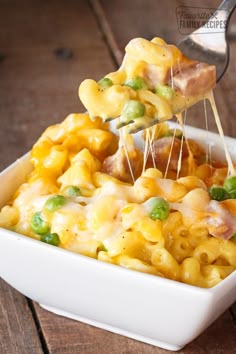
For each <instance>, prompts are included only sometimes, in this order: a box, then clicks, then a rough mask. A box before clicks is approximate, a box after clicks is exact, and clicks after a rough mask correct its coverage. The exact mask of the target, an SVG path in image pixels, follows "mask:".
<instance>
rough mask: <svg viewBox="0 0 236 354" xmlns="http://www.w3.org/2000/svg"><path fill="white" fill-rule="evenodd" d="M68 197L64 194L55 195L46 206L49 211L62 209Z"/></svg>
mask: <svg viewBox="0 0 236 354" xmlns="http://www.w3.org/2000/svg"><path fill="white" fill-rule="evenodd" d="M66 202H67V199H66V198H65V197H64V196H63V195H53V196H52V197H50V198H48V200H47V201H46V203H45V205H44V207H45V209H46V210H48V211H56V210H57V209H60V208H61V207H62V206H63V205H64V204H66Z"/></svg>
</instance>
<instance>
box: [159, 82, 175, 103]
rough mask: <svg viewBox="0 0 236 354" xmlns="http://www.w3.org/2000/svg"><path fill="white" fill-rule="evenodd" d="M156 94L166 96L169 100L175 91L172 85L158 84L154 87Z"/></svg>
mask: <svg viewBox="0 0 236 354" xmlns="http://www.w3.org/2000/svg"><path fill="white" fill-rule="evenodd" d="M155 92H156V94H157V95H159V96H161V97H164V98H166V99H167V100H171V99H172V98H173V97H174V94H175V91H174V89H172V87H170V86H167V85H158V86H157V87H156V91H155Z"/></svg>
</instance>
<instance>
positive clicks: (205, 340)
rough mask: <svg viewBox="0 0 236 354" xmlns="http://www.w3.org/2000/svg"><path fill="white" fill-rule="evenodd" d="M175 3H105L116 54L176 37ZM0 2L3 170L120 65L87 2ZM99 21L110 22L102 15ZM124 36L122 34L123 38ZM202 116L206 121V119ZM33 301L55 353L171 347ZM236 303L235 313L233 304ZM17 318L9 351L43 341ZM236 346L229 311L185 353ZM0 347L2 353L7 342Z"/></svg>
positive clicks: (78, 106)
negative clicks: (137, 40) (90, 85)
mask: <svg viewBox="0 0 236 354" xmlns="http://www.w3.org/2000/svg"><path fill="white" fill-rule="evenodd" d="M157 3H158V5H157ZM173 3H174V1H172V0H171V1H170V0H166V1H158V2H157V1H156V0H152V1H151V0H148V1H141V0H135V1H129V2H127V1H126V2H125V1H124V0H121V1H118V0H113V1H112V2H111V1H105V0H104V1H102V5H103V7H102V10H103V11H104V12H105V13H106V14H107V13H108V12H107V9H108V7H109V8H110V10H109V16H107V19H106V22H105V28H107V30H108V31H109V28H111V29H112V32H110V33H109V36H110V38H111V39H112V40H113V41H116V43H118V44H114V43H113V47H112V46H111V49H112V50H113V52H114V50H115V45H116V46H117V48H118V49H119V48H120V49H119V53H120V54H119V53H118V54H115V53H114V55H115V56H116V57H117V55H121V54H122V53H123V48H124V46H125V44H126V43H127V42H128V40H129V39H131V38H133V37H136V36H138V35H139V36H141V35H142V36H144V37H145V36H147V38H151V37H153V36H154V35H156V32H157V30H156V29H157V28H161V31H162V32H160V33H159V35H161V36H163V37H164V38H166V40H167V41H173V40H172V38H176V40H177V39H178V37H179V33H178V32H177V30H176V19H175V15H174V12H172V11H171V10H170V6H171V7H172V6H173V5H172V4H173ZM178 3H180V2H178ZM204 3H205V4H206V2H204ZM122 6H123V7H122ZM156 6H158V15H156V13H155V9H156ZM0 7H1V11H0V19H1V20H0V45H1V47H0V52H1V53H2V54H1V53H0V77H1V80H0V117H1V118H0V119H1V123H2V126H1V129H0V169H1V168H3V167H5V166H6V165H7V164H8V163H10V162H11V161H13V160H15V159H16V158H17V157H19V156H20V155H21V154H22V153H23V152H25V151H27V150H28V149H29V148H30V147H31V145H32V144H33V142H34V141H35V140H36V139H37V137H38V136H39V135H40V133H41V132H42V131H43V130H44V128H45V127H46V126H48V125H49V124H53V123H56V122H58V121H61V120H62V119H63V118H64V116H65V115H67V114H68V113H70V112H72V111H79V110H81V109H83V108H82V106H81V104H80V103H79V101H78V98H77V87H78V84H79V82H80V81H81V80H82V79H84V78H85V77H94V78H99V77H101V76H103V75H104V74H105V73H106V72H108V71H110V70H113V69H114V64H113V61H112V59H111V57H110V55H109V51H108V50H107V47H106V45H105V44H104V42H103V38H102V34H101V32H100V31H99V29H98V26H97V25H96V22H95V18H94V17H93V16H92V14H91V11H90V9H89V6H88V4H87V2H86V1H85V0H84V1H76V0H70V1H67V2H66V6H65V2H64V1H62V0H60V1H56V0H52V1H50V2H40V1H34V2H31V1H29V0H28V1H27V0H22V1H21V2H17V1H16V0H14V1H13V0H12V1H3V0H0ZM100 10H101V8H100ZM143 13H145V17H144V16H143ZM163 13H164V14H165V16H163ZM97 14H98V15H97V16H98V17H99V16H101V14H102V13H101V12H100V15H99V11H98V12H97ZM133 14H135V21H132V20H131V19H132V18H134V15H133ZM102 16H103V15H102ZM167 18H168V19H169V18H170V19H171V20H170V22H168V26H166V23H167V22H166V20H167ZM136 19H138V20H136ZM100 21H103V22H104V18H103V19H100ZM121 24H122V25H121ZM160 24H162V25H160ZM108 25H109V26H108ZM114 25H115V26H116V31H114ZM103 26H104V24H103ZM106 26H108V27H106ZM158 26H162V27H158ZM119 29H120V31H121V32H120V34H119V33H118V30H119ZM144 30H145V31H144ZM143 33H144V34H143ZM118 35H120V37H119V38H120V39H119V40H118ZM172 36H173V37H172ZM111 39H110V41H111ZM57 48H66V49H69V54H68V51H66V52H64V56H65V57H66V56H67V57H68V59H65V60H63V59H60V58H58V57H56V56H55V54H54V51H55V50H56V49H57ZM70 50H71V51H72V52H73V56H72V57H70ZM59 54H60V53H59ZM62 54H63V52H62ZM62 56H63V55H62ZM4 57H5V59H4ZM1 58H2V60H1ZM229 70H232V69H229ZM230 72H231V71H230ZM229 79H231V77H230V78H229ZM227 84H228V85H229V86H228V91H229V94H230V92H231V88H232V87H233V78H232V79H231V81H229V82H228V81H227ZM223 93H224V90H223V89H222V90H221V91H220V95H219V96H220V98H219V103H220V106H221V105H222V107H223V109H224V110H225V112H226V113H227V112H228V113H227V114H230V109H231V110H232V112H235V110H236V108H235V106H234V105H233V104H234V97H233V94H232V95H231V97H230V100H229V101H227V102H226V103H225V99H224V95H223ZM227 105H230V108H229V107H226V106H227ZM225 107H226V108H227V110H226V108H225ZM199 122H200V125H201V124H202V123H201V119H200V120H199ZM225 124H226V129H228V131H229V132H230V133H231V134H232V132H233V130H232V129H231V128H232V127H230V125H229V123H228V120H227V121H226V120H225ZM232 124H233V123H232ZM227 127H229V128H227ZM233 129H234V128H233ZM6 146H7V148H6ZM1 284H2V283H0V286H2V285H1ZM4 286H5V287H6V289H7V292H9V293H11V292H14V294H15V295H14V296H17V298H15V297H14V298H13V301H11V302H9V305H8V306H7V308H8V309H9V314H12V312H11V309H12V307H11V306H13V309H14V306H17V305H18V304H19V302H22V303H23V304H25V306H26V308H27V310H26V313H27V312H28V315H29V308H28V307H27V303H26V302H25V300H24V298H23V297H22V296H21V295H20V294H18V293H17V292H15V291H14V290H12V289H11V288H10V287H8V286H7V285H4ZM1 293H2V292H0V308H1V315H0V333H3V332H2V331H3V329H4V328H3V329H2V327H1V326H2V324H3V326H4V324H5V323H6V321H5V320H4V321H5V322H4V321H3V322H2V320H1V319H2V318H4V316H5V315H6V314H5V313H4V311H3V310H2V309H5V308H6V306H5V300H3V299H2V295H1ZM9 298H10V296H8V299H9ZM9 301H10V300H9ZM12 303H13V304H12ZM14 304H15V305H14ZM34 306H35V311H36V315H37V318H38V321H39V325H40V330H41V332H42V333H43V336H44V338H45V340H46V343H47V346H48V348H49V351H50V353H63V354H67V353H95V354H101V353H104V354H107V353H163V354H164V353H166V351H164V350H161V349H158V348H155V347H152V346H149V345H145V344H143V343H139V342H137V341H133V340H131V339H127V338H124V337H121V336H118V335H115V334H110V333H109V332H106V331H103V330H100V329H96V328H93V327H91V326H88V325H84V324H81V323H79V322H75V321H72V320H69V319H65V318H61V317H58V316H56V315H53V314H50V313H48V312H46V311H45V310H43V309H41V308H40V307H39V306H38V305H37V304H34ZM233 309H234V313H235V312H236V311H235V307H233ZM13 313H14V310H13ZM9 314H8V316H10V315H9ZM23 315H24V316H26V314H25V313H22V312H21V311H20V312H19V308H18V315H17V316H19V321H20V323H26V324H27V326H26V328H25V330H27V328H28V323H31V322H32V319H31V320H30V322H29V319H28V318H27V319H26V318H25V317H24V316H23ZM22 316H23V317H22ZM12 318H13V319H12V321H13V322H11V323H12V326H11V327H10V329H9V334H8V336H9V337H11V338H12V337H14V345H13V347H12V346H11V345H12V344H11V343H7V342H6V343H7V344H6V343H5V342H4V343H5V344H2V343H1V344H0V345H4V350H5V352H6V353H14V354H15V353H18V352H19V353H37V350H38V349H37V348H38V347H39V348H40V344H39V346H38V344H35V347H34V346H33V344H32V347H24V345H26V344H25V343H23V344H22V341H23V339H22V338H19V337H18V336H17V329H18V327H16V326H13V323H14V316H13V317H12ZM21 321H24V322H21ZM30 328H31V327H30ZM222 329H223V331H222ZM4 330H5V329H4ZM4 333H5V332H4ZM30 333H31V335H32V337H33V339H32V340H35V341H36V342H37V343H38V342H39V340H38V337H37V333H33V332H32V331H29V333H28V332H27V333H25V336H27V335H29V334H30ZM223 335H224V337H223ZM104 343H105V344H104ZM30 345H31V344H30ZM27 348H30V349H29V350H28V349H27ZM35 348H36V349H35ZM234 348H235V327H233V321H232V317H230V316H229V312H226V313H225V314H224V315H223V316H222V317H221V318H220V319H218V320H217V321H216V322H215V323H214V324H213V325H212V326H211V327H210V328H209V329H208V330H207V331H205V332H204V333H203V334H202V335H201V336H200V337H199V338H198V339H197V340H195V341H194V342H193V343H191V344H190V345H189V346H187V347H186V348H185V349H184V350H183V351H181V352H180V353H186V354H187V353H188V354H189V353H223V352H224V353H226V354H227V353H230V354H231V353H233V350H234ZM12 349H13V350H12ZM17 350H19V351H18V352H17ZM24 350H25V351H24ZM27 350H28V352H27ZM0 352H2V351H1V347H0ZM5 352H4V351H3V353H5ZM167 352H168V351H167ZM39 353H40V351H39Z"/></svg>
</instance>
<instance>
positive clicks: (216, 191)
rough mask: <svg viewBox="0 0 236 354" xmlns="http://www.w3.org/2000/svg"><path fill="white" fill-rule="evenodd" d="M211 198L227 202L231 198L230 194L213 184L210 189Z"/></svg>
mask: <svg viewBox="0 0 236 354" xmlns="http://www.w3.org/2000/svg"><path fill="white" fill-rule="evenodd" d="M209 194H210V197H211V198H212V199H214V200H218V201H221V200H225V199H227V198H228V197H229V195H228V193H227V192H226V190H225V189H224V188H223V187H220V186H217V185H215V184H213V185H212V186H211V187H210V189H209Z"/></svg>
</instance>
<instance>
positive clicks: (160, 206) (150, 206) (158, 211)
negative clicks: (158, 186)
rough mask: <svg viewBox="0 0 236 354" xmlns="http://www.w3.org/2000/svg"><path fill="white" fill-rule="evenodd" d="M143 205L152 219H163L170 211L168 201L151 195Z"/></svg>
mask: <svg viewBox="0 0 236 354" xmlns="http://www.w3.org/2000/svg"><path fill="white" fill-rule="evenodd" d="M144 205H145V206H146V209H147V210H148V212H149V215H150V217H151V218H152V219H153V220H157V219H158V220H165V219H167V218H168V216H169V213H170V206H169V203H168V202H167V201H166V200H165V199H163V198H160V197H152V198H150V199H148V200H147V201H146V202H145V203H144Z"/></svg>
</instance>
